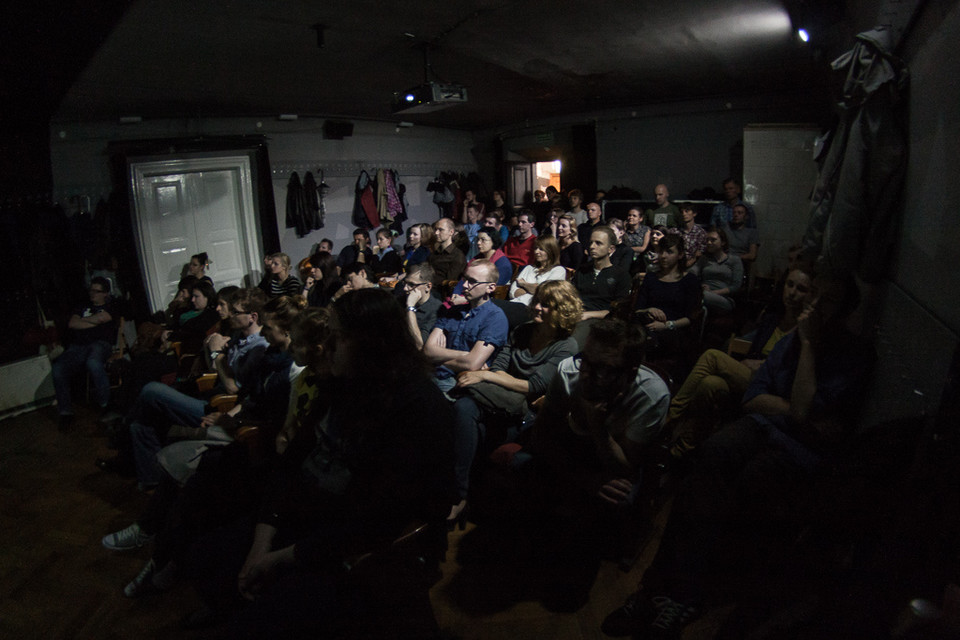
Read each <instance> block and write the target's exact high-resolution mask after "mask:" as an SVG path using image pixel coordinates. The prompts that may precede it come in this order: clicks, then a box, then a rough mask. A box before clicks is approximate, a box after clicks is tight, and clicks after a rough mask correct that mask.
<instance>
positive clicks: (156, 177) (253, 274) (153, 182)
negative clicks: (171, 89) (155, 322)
mask: <svg viewBox="0 0 960 640" xmlns="http://www.w3.org/2000/svg"><path fill="white" fill-rule="evenodd" d="M130 174H131V184H132V187H133V192H134V228H135V230H136V234H137V240H138V244H139V246H138V249H139V254H140V266H141V269H142V270H143V274H144V282H145V284H146V288H147V293H148V295H149V296H150V306H151V309H152V310H153V311H157V310H160V309H164V308H166V306H167V304H168V303H169V302H170V300H171V299H172V298H173V296H174V294H175V293H176V289H177V282H178V281H179V280H180V276H181V273H182V269H183V266H184V265H185V264H186V263H187V262H189V260H190V256H191V255H193V254H195V253H200V252H201V251H206V252H207V254H208V255H209V256H210V260H211V261H212V264H211V265H210V270H209V271H208V274H209V275H210V277H211V278H212V279H213V281H214V284H215V285H216V287H217V288H218V289H219V288H220V287H224V286H226V285H231V284H232V285H237V286H248V285H249V284H250V283H254V284H255V283H256V282H257V281H258V280H259V278H260V275H261V253H262V250H261V246H262V243H261V241H260V233H259V228H258V227H257V225H256V221H255V215H254V212H253V187H252V181H251V179H250V163H249V159H248V158H247V157H245V156H243V157H229V158H200V159H185V160H163V161H157V162H140V163H131V165H130ZM245 277H246V278H247V279H246V282H245V281H244V280H245Z"/></svg>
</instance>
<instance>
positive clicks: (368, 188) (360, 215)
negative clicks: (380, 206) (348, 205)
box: [352, 171, 380, 229]
mask: <svg viewBox="0 0 960 640" xmlns="http://www.w3.org/2000/svg"><path fill="white" fill-rule="evenodd" d="M352 222H353V225H354V226H355V227H359V228H361V229H373V228H375V227H377V226H378V225H379V224H380V223H379V219H378V217H377V202H376V199H375V198H374V195H373V181H372V180H371V179H370V174H369V173H367V172H366V171H361V172H360V176H359V177H358V178H357V186H356V188H355V195H354V200H353V216H352Z"/></svg>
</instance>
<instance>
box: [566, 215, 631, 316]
mask: <svg viewBox="0 0 960 640" xmlns="http://www.w3.org/2000/svg"><path fill="white" fill-rule="evenodd" d="M593 204H594V203H591V206H593ZM589 210H590V209H589V207H588V208H587V211H589ZM616 239H617V235H616V234H615V233H614V231H613V229H611V228H610V227H604V226H600V227H597V228H596V229H594V230H593V232H592V233H591V234H590V246H589V249H588V250H587V252H588V253H589V255H590V261H589V262H586V263H584V264H583V265H582V266H581V267H580V268H579V269H578V270H577V272H576V273H574V274H573V279H572V282H573V286H574V287H576V289H577V292H578V293H579V294H580V299H581V300H582V301H583V319H584V320H591V319H595V318H603V317H606V315H607V314H608V313H610V307H611V306H612V305H613V303H614V302H615V301H616V300H619V299H621V298H624V297H626V296H627V295H628V294H629V293H630V275H629V274H628V273H627V272H626V271H624V270H623V269H620V268H618V267H614V266H613V265H612V264H611V263H610V256H612V255H613V252H614V251H615V250H616ZM581 331H586V327H585V328H584V329H582V330H581ZM578 333H579V332H578Z"/></svg>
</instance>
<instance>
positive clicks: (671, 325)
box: [667, 320, 677, 331]
mask: <svg viewBox="0 0 960 640" xmlns="http://www.w3.org/2000/svg"><path fill="white" fill-rule="evenodd" d="M676 328H677V323H675V322H674V321H673V320H667V329H669V330H670V331H673V330H674V329H676Z"/></svg>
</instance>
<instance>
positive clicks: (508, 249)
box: [503, 209, 537, 268]
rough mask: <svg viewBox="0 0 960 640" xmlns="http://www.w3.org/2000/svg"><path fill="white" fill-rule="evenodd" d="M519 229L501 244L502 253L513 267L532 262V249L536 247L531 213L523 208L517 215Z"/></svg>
mask: <svg viewBox="0 0 960 640" xmlns="http://www.w3.org/2000/svg"><path fill="white" fill-rule="evenodd" d="M517 220H518V225H519V231H518V233H517V235H515V236H511V237H510V238H508V239H507V241H506V242H505V243H504V244H503V253H504V255H506V256H507V258H509V259H510V262H512V263H513V266H514V268H516V267H521V268H522V267H525V266H527V265H528V264H533V250H534V249H536V248H537V236H536V235H535V234H534V233H533V224H534V216H533V213H531V212H530V211H527V210H526V209H524V210H523V211H521V212H520V215H519V216H518V217H517Z"/></svg>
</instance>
